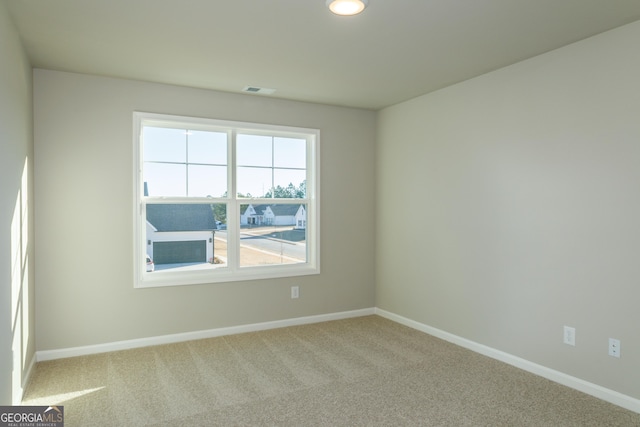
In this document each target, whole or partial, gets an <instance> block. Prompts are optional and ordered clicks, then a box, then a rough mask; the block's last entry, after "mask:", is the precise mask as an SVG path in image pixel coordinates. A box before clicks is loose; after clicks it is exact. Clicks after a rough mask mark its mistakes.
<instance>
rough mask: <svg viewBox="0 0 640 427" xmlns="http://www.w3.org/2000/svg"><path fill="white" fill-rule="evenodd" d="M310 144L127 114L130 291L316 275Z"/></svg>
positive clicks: (307, 134)
mask: <svg viewBox="0 0 640 427" xmlns="http://www.w3.org/2000/svg"><path fill="white" fill-rule="evenodd" d="M318 139H319V131H318V130H315V129H303V128H292V127H283V126H272V125H259V124H253V123H241V122H228V121H218V120H210V119H198V118H188V117H178V116H167V115H159V114H151V113H134V146H135V156H134V157H135V177H136V178H135V184H136V188H135V199H136V200H135V269H134V270H135V274H136V281H135V283H136V286H137V287H150V286H171V285H184V284H196V283H212V282H222V281H233V280H249V279H261V278H273V277H286V276H298V275H306V274H317V273H319V253H320V251H319V217H318V212H319V201H318V182H319V179H318V165H317V162H318V151H317V150H318Z"/></svg>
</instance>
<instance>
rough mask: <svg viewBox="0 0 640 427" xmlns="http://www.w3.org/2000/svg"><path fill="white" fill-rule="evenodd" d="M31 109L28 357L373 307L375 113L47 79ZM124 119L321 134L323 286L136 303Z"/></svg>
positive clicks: (140, 295) (169, 295)
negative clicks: (160, 116) (216, 122)
mask: <svg viewBox="0 0 640 427" xmlns="http://www.w3.org/2000/svg"><path fill="white" fill-rule="evenodd" d="M34 100H35V120H34V123H35V124H34V129H35V163H36V164H35V188H36V202H37V212H36V227H37V229H38V234H37V237H36V255H37V256H38V258H39V260H40V262H38V264H37V266H36V275H37V278H38V280H37V285H36V287H37V293H38V300H37V307H36V308H37V311H36V324H37V347H38V350H39V351H40V350H50V349H60V348H62V349H64V348H70V347H75V346H85V345H93V344H99V343H110V342H114V341H120V340H129V339H136V338H146V337H155V336H161V335H166V334H174V333H181V332H191V331H199V330H207V329H212V328H220V327H226V326H237V325H243V324H251V323H257V322H265V321H272V320H279V319H288V318H295V317H300V316H308V315H316V314H325V313H334V312H341V311H347V310H354V309H361V308H368V307H373V305H374V297H375V295H374V267H373V261H374V235H373V233H372V231H373V227H374V225H373V221H374V219H373V208H374V187H373V185H374V149H375V113H373V112H371V111H365V110H355V109H346V108H337V107H327V106H321V105H315V104H305V103H299V102H290V101H283V100H277V99H273V98H266V97H261V96H251V95H240V94H229V93H219V92H212V91H207V90H197V89H189V88H184V87H176V86H165V85H159V84H151V83H143V82H137V81H127V80H117V79H110V78H101V77H92V76H87V75H80V74H69V73H63V72H55V71H45V70H35V72H34ZM136 110H138V111H147V112H153V113H166V114H176V115H186V116H196V117H208V118H216V119H225V120H239V121H251V122H258V123H270V124H278V125H291V126H301V127H310V128H318V129H320V132H321V141H320V144H321V148H320V150H321V173H322V177H321V197H322V199H321V200H322V206H321V209H322V212H321V215H322V218H321V226H322V230H321V239H322V245H323V246H322V252H321V257H322V258H321V263H322V266H321V268H322V272H321V274H320V275H315V276H305V277H295V278H286V279H279V280H258V281H247V282H232V283H219V284H207V285H193V286H177V287H165V288H153V289H134V288H133V264H132V262H133V261H132V260H133V193H132V191H133V166H132V165H133V160H132V155H133V148H132V112H133V111H136ZM292 285H299V286H300V299H298V300H292V299H291V298H290V286H292Z"/></svg>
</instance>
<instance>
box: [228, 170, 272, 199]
mask: <svg viewBox="0 0 640 427" xmlns="http://www.w3.org/2000/svg"><path fill="white" fill-rule="evenodd" d="M271 171H272V169H271V168H248V167H238V168H237V169H236V175H237V177H238V178H237V180H238V185H237V191H238V197H263V196H264V195H265V194H266V193H267V192H269V191H271V185H272V181H271V180H272V177H271Z"/></svg>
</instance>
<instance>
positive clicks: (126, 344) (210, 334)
mask: <svg viewBox="0 0 640 427" xmlns="http://www.w3.org/2000/svg"><path fill="white" fill-rule="evenodd" d="M372 314H375V308H373V307H372V308H364V309H361V310H352V311H343V312H339V313H329V314H319V315H315V316H306V317H296V318H293V319H284V320H274V321H271V322H263V323H253V324H250V325H240V326H230V327H226V328H217V329H208V330H204V331H195V332H184V333H180V334H172V335H161V336H157V337H149V338H139V339H133V340H126V341H116V342H111V343H105V344H96V345H88V346H82V347H72V348H62V349H56V350H42V351H38V352H36V359H37V361H38V362H42V361H45V360H54V359H64V358H67V357H76V356H86V355H89V354H98V353H107V352H110V351H118V350H128V349H132V348H140V347H148V346H152V345H162V344H172V343H177V342H183V341H191V340H199V339H204V338H214V337H221V336H225V335H234V334H242V333H246V332H256V331H264V330H267V329H277V328H284V327H287V326H297V325H306V324H310V323H320V322H328V321H330V320H340V319H349V318H352V317H361V316H369V315H372Z"/></svg>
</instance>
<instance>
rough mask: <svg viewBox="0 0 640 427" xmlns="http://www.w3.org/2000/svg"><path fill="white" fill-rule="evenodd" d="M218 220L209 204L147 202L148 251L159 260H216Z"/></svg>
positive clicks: (160, 261) (190, 261) (165, 262)
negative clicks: (214, 239) (214, 242)
mask: <svg viewBox="0 0 640 427" xmlns="http://www.w3.org/2000/svg"><path fill="white" fill-rule="evenodd" d="M215 230H216V224H215V220H214V217H213V213H212V211H211V208H210V207H209V206H207V205H197V204H194V205H190V204H184V205H173V204H150V205H148V206H147V247H148V249H147V253H148V254H149V256H151V258H152V259H153V260H154V262H155V263H156V264H178V263H194V262H207V261H208V260H213V256H214V253H213V238H214V234H215Z"/></svg>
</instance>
